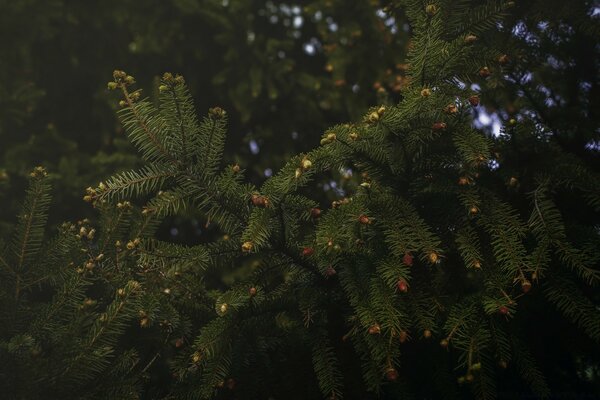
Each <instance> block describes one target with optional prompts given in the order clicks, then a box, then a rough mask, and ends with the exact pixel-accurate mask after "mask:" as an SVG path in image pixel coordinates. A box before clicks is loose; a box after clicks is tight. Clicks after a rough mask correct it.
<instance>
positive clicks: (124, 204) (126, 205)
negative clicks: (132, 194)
mask: <svg viewBox="0 0 600 400" xmlns="http://www.w3.org/2000/svg"><path fill="white" fill-rule="evenodd" d="M117 208H118V209H123V210H129V209H130V208H131V203H130V202H129V201H124V202H122V203H121V202H118V203H117Z"/></svg>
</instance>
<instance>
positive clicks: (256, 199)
mask: <svg viewBox="0 0 600 400" xmlns="http://www.w3.org/2000/svg"><path fill="white" fill-rule="evenodd" d="M250 200H251V201H252V204H254V205H255V206H256V207H261V208H266V207H269V205H270V202H269V198H268V197H266V196H261V195H260V194H258V193H254V194H252V197H251V198H250Z"/></svg>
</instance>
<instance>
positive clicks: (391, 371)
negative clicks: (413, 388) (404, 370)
mask: <svg viewBox="0 0 600 400" xmlns="http://www.w3.org/2000/svg"><path fill="white" fill-rule="evenodd" d="M385 379H387V380H388V381H390V382H396V381H397V380H398V371H396V369H395V368H393V367H390V368H388V369H387V370H386V371H385Z"/></svg>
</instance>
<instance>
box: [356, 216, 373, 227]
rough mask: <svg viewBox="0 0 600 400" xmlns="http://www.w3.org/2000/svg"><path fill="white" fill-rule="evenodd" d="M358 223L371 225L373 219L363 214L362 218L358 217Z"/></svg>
mask: <svg viewBox="0 0 600 400" xmlns="http://www.w3.org/2000/svg"><path fill="white" fill-rule="evenodd" d="M358 222H360V223H361V224H363V225H369V224H370V223H371V219H370V218H369V217H367V216H366V215H365V214H361V216H360V217H358Z"/></svg>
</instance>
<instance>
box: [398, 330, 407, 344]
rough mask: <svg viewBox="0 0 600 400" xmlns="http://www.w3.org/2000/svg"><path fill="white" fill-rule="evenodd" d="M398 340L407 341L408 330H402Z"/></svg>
mask: <svg viewBox="0 0 600 400" xmlns="http://www.w3.org/2000/svg"><path fill="white" fill-rule="evenodd" d="M398 340H399V341H400V343H404V342H406V341H407V340H408V332H406V331H400V333H399V334H398Z"/></svg>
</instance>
